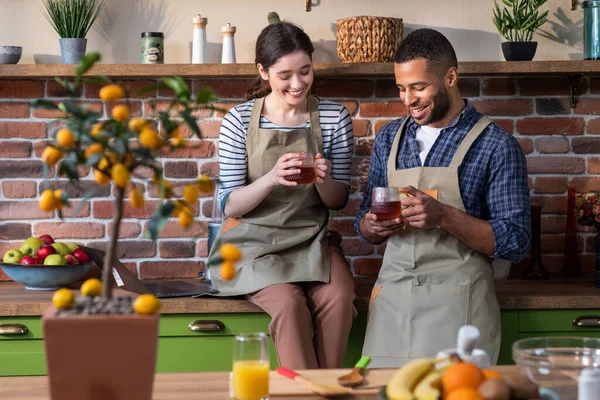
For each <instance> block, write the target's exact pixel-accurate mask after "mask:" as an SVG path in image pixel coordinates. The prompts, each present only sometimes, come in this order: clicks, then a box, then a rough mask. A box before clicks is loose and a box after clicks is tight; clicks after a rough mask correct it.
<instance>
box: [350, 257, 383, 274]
mask: <svg viewBox="0 0 600 400" xmlns="http://www.w3.org/2000/svg"><path fill="white" fill-rule="evenodd" d="M382 262H383V258H381V257H377V258H372V257H368V258H367V257H361V258H356V259H354V262H353V264H354V268H353V269H354V275H377V274H378V273H379V270H380V269H381V263H382Z"/></svg>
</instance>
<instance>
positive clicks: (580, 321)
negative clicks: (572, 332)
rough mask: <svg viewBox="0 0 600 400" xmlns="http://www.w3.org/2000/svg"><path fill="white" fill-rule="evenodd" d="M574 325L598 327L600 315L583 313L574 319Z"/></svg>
mask: <svg viewBox="0 0 600 400" xmlns="http://www.w3.org/2000/svg"><path fill="white" fill-rule="evenodd" d="M573 325H574V326H579V327H581V328H598V327H600V316H598V315H582V316H580V317H577V318H575V319H574V320H573Z"/></svg>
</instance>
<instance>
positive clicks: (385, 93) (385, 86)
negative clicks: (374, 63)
mask: <svg viewBox="0 0 600 400" xmlns="http://www.w3.org/2000/svg"><path fill="white" fill-rule="evenodd" d="M374 95H375V97H379V98H396V99H397V98H399V97H400V92H399V90H398V86H396V80H395V79H377V80H375V93H374Z"/></svg>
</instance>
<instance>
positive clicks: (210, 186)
mask: <svg viewBox="0 0 600 400" xmlns="http://www.w3.org/2000/svg"><path fill="white" fill-rule="evenodd" d="M196 185H198V190H200V191H201V192H202V193H211V192H212V191H213V190H214V188H215V183H214V182H213V181H212V179H210V177H209V176H207V175H204V174H202V175H200V176H199V177H198V180H196Z"/></svg>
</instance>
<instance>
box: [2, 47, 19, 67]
mask: <svg viewBox="0 0 600 400" xmlns="http://www.w3.org/2000/svg"><path fill="white" fill-rule="evenodd" d="M22 53H23V48H22V47H19V46H0V64H16V63H18V62H19V60H20V59H21V54H22Z"/></svg>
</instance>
